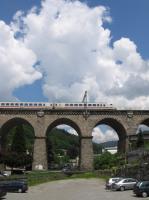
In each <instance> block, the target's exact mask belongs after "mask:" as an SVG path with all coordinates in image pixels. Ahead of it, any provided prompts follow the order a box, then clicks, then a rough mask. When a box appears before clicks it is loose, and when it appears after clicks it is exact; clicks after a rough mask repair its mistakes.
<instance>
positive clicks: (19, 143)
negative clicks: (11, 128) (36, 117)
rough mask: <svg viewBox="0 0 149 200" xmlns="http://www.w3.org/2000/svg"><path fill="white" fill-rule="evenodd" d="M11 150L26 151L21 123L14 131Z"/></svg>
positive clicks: (20, 152) (19, 152)
mask: <svg viewBox="0 0 149 200" xmlns="http://www.w3.org/2000/svg"><path fill="white" fill-rule="evenodd" d="M11 151H12V152H16V153H18V154H22V153H25V152H26V142H25V135H24V129H23V126H22V125H19V126H17V127H16V131H15V134H14V136H13V139H12V145H11Z"/></svg>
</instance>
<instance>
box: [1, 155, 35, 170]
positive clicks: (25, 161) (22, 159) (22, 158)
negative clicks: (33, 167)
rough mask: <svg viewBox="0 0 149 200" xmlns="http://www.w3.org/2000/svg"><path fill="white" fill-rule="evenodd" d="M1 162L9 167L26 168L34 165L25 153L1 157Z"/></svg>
mask: <svg viewBox="0 0 149 200" xmlns="http://www.w3.org/2000/svg"><path fill="white" fill-rule="evenodd" d="M1 162H2V163H4V164H6V165H7V166H9V167H11V168H13V167H25V166H27V165H30V164H31V163H32V157H31V156H30V155H26V154H25V153H22V154H18V153H16V152H12V153H8V154H5V155H3V156H2V157H1Z"/></svg>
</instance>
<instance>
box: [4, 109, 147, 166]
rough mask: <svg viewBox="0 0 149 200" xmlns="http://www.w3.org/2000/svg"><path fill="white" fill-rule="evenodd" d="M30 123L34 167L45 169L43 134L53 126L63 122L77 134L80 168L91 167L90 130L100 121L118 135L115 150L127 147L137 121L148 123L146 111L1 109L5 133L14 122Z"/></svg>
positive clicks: (138, 122)
mask: <svg viewBox="0 0 149 200" xmlns="http://www.w3.org/2000/svg"><path fill="white" fill-rule="evenodd" d="M20 123H22V124H24V123H27V124H30V125H31V126H32V128H33V130H34V135H35V142H34V153H33V169H37V168H38V167H39V166H42V167H43V169H47V167H48V166H47V151H46V137H47V133H49V132H50V130H52V129H53V128H54V127H56V126H58V125H61V124H65V125H69V126H71V127H72V128H74V129H75V130H76V131H77V133H78V135H79V137H80V169H81V170H92V169H93V149H92V131H93V129H94V128H95V127H96V126H97V125H100V124H106V125H109V126H110V127H112V128H113V129H114V130H115V131H116V132H117V134H118V137H119V142H118V150H119V151H120V152H125V151H128V150H129V142H130V141H131V139H132V138H134V135H135V134H136V131H137V128H138V126H139V125H140V124H144V125H147V126H148V125H149V110H84V109H82V110H68V109H60V110H58V109H53V110H48V109H43V110H38V109H20V108H17V109H16V108H13V109H10V108H9V109H4V108H3V109H2V108H1V109H0V134H1V137H3V136H5V135H6V134H7V133H8V131H9V130H10V129H11V128H12V127H13V126H14V124H20Z"/></svg>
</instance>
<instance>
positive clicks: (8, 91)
mask: <svg viewBox="0 0 149 200" xmlns="http://www.w3.org/2000/svg"><path fill="white" fill-rule="evenodd" d="M36 59H37V58H36V55H35V53H34V52H33V51H32V50H31V49H29V48H27V47H26V46H25V44H24V43H23V42H21V41H19V40H17V39H15V37H14V33H13V31H12V30H11V27H10V26H8V25H6V24H5V23H4V22H3V21H0V72H1V73H0V99H1V100H8V99H9V100H11V99H13V95H12V93H13V91H14V89H16V88H18V87H20V86H23V85H25V84H31V83H33V82H34V81H35V80H38V79H40V78H41V77H42V74H41V73H40V72H39V71H37V70H36V69H35V68H34V67H33V65H34V64H35V63H36Z"/></svg>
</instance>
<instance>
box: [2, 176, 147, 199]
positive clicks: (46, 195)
mask: <svg viewBox="0 0 149 200" xmlns="http://www.w3.org/2000/svg"><path fill="white" fill-rule="evenodd" d="M137 199H138V200H141V199H143V198H137V197H135V196H134V195H133V192H132V191H131V190H130V191H124V192H120V191H106V190H105V189H104V182H103V181H102V180H99V179H72V180H60V181H53V182H50V183H45V184H41V185H38V186H34V187H30V189H29V191H28V192H27V193H25V194H20V193H8V194H7V196H6V197H5V198H3V200H137Z"/></svg>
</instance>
